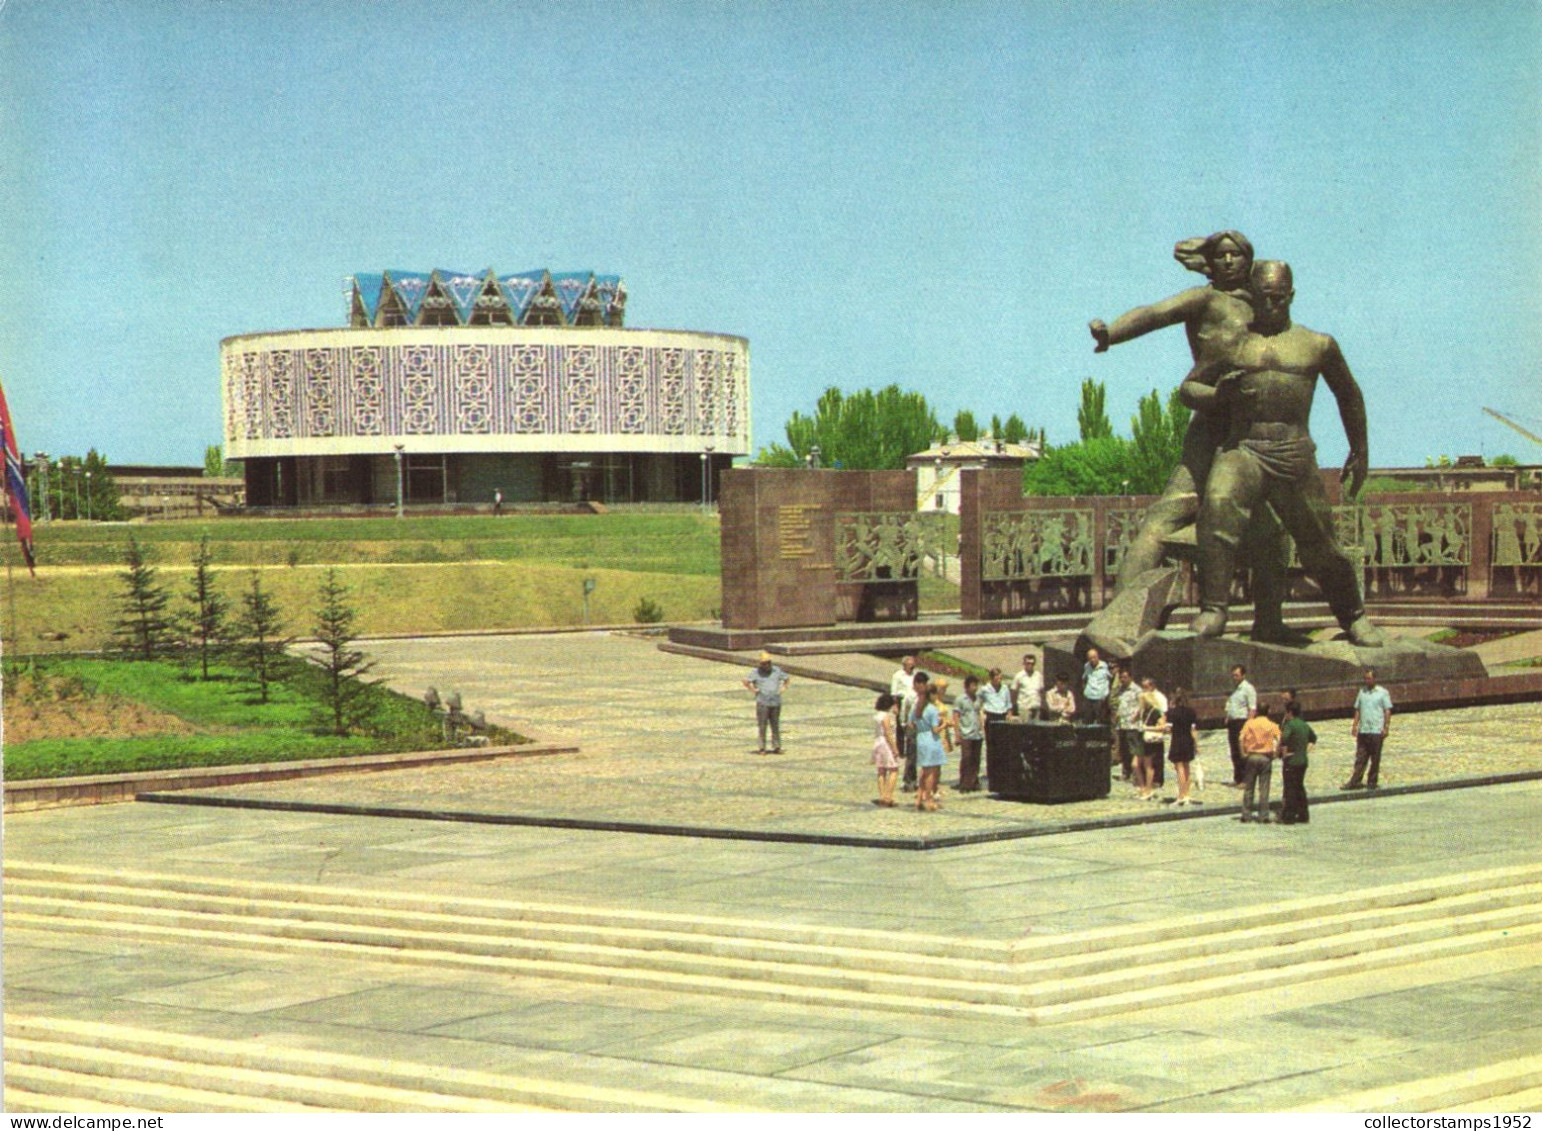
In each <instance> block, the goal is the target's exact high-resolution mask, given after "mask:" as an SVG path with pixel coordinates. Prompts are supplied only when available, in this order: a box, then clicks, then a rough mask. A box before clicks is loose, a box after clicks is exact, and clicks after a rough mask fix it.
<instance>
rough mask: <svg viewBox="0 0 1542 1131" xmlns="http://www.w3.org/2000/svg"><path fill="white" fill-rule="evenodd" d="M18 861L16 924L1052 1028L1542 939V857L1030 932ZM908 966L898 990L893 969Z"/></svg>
mask: <svg viewBox="0 0 1542 1131" xmlns="http://www.w3.org/2000/svg"><path fill="white" fill-rule="evenodd" d="M124 879H125V877H124V876H122V874H119V873H111V872H106V871H97V870H73V869H67V868H59V867H55V866H42V865H33V864H26V863H17V864H14V865H12V866H10V867H8V869H7V876H6V890H5V914H6V921H7V922H8V923H9V924H11V925H12V926H13V927H30V928H35V929H40V930H48V931H52V932H76V933H84V934H107V935H111V936H113V937H115V938H122V939H126V940H138V941H142V942H147V943H179V942H180V943H193V944H196V945H202V946H225V947H238V948H247V949H256V950H268V951H273V950H281V951H292V952H307V953H317V952H322V953H331V954H336V955H338V956H352V957H357V958H368V959H376V960H385V961H393V962H402V963H409V964H416V965H426V966H433V967H442V968H451V969H466V970H479V971H483V972H489V973H504V974H509V975H515V976H520V975H524V976H539V977H547V978H559V979H569V980H576V981H585V982H598V983H602V984H610V985H617V986H629V987H639V988H651V989H660V990H668V991H684V992H699V993H711V994H724V995H730V996H737V997H748V998H755V999H759V1000H780V1001H795V1002H806V1003H811V1004H820V1005H826V1006H838V1007H853V1008H865V1009H887V1010H897V1011H921V1012H925V1013H931V1014H938V1015H945V1016H962V1015H982V1014H983V1015H996V1016H1011V1017H1017V1018H1021V1019H1024V1020H1028V1021H1030V1022H1032V1023H1053V1022H1058V1021H1066V1020H1073V1019H1084V1018H1088V1017H1098V1016H1106V1015H1108V1014H1112V1013H1121V1012H1127V1011H1130V1010H1136V1009H1144V1008H1151V1007H1154V1006H1159V1005H1164V1004H1172V1003H1177V1002H1188V1001H1195V1000H1201V999H1205V998H1215V997H1224V996H1228V995H1230V994H1236V993H1243V992H1249V991H1253V990H1258V989H1264V988H1268V987H1270V986H1273V985H1279V984H1284V983H1286V982H1289V981H1291V980H1294V979H1296V978H1299V977H1302V976H1306V975H1307V974H1308V972H1309V973H1310V976H1313V977H1328V976H1333V975H1335V974H1342V973H1350V972H1359V971H1363V970H1369V969H1376V968H1383V967H1386V966H1391V965H1399V964H1404V963H1410V962H1419V961H1426V960H1428V959H1430V958H1438V957H1448V956H1451V955H1456V954H1464V953H1472V952H1475V951H1481V950H1486V949H1494V948H1500V947H1510V946H1520V945H1536V944H1537V943H1538V942H1539V941H1542V898H1539V897H1542V865H1538V866H1530V867H1520V868H1505V869H1493V870H1490V871H1486V872H1475V873H1466V874H1463V875H1459V876H1448V877H1441V878H1438V879H1435V880H1432V881H1428V882H1424V883H1414V884H1402V885H1388V886H1385V887H1381V888H1372V889H1367V890H1365V891H1362V892H1356V893H1352V894H1348V895H1342V896H1331V897H1319V898H1312V899H1301V900H1293V901H1283V902H1280V903H1276V904H1270V905H1263V906H1258V907H1250V908H1240V909H1234V910H1228V911H1223V912H1213V913H1206V914H1201V915H1193V916H1184V917H1179V918H1174V919H1166V920H1161V921H1158V922H1153V923H1139V924H1130V925H1124V926H1119V927H1111V928H1105V929H1102V930H1094V931H1086V932H1077V933H1076V934H1075V935H1062V936H1043V937H1035V938H1031V939H1025V940H1019V941H1017V942H1015V943H1004V942H990V941H988V940H986V941H980V940H966V939H948V938H946V937H939V936H918V937H917V938H916V940H915V945H912V937H911V936H909V935H901V934H896V933H885V932H874V931H852V930H841V929H837V928H818V927H815V928H801V927H797V926H789V925H787V924H766V923H756V922H754V921H750V920H729V919H693V918H690V917H684V916H671V915H665V914H657V913H650V912H637V911H616V912H607V911H603V910H595V909H586V908H565V907H561V906H557V905H547V904H525V903H517V902H512V901H509V902H506V901H497V900H453V899H434V898H432V897H422V896H393V895H391V894H389V893H378V892H368V891H354V890H350V889H341V888H310V887H305V886H299V885H275V884H258V883H228V884H225V883H210V882H208V881H203V880H199V879H196V878H192V877H168V876H151V875H139V876H135V877H132V878H130V882H128V883H124V882H122V881H123V880H124ZM901 956H903V963H904V966H905V968H906V970H907V972H908V973H910V974H912V975H914V977H911V978H907V980H906V982H905V986H904V991H903V992H902V993H901V992H896V984H895V980H894V974H893V971H894V969H895V964H896V961H898V960H900V959H901Z"/></svg>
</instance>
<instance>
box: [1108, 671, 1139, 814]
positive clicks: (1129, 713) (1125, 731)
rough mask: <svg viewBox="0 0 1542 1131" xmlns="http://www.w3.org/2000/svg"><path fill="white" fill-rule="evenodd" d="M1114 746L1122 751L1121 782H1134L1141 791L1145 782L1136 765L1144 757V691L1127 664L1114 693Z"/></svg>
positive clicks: (1120, 759) (1120, 755)
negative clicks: (1142, 781) (1141, 721)
mask: <svg viewBox="0 0 1542 1131" xmlns="http://www.w3.org/2000/svg"><path fill="white" fill-rule="evenodd" d="M1114 727H1115V730H1114V744H1115V746H1117V747H1118V750H1119V780H1120V781H1127V782H1133V783H1134V784H1135V788H1136V789H1137V790H1139V789H1140V788H1141V783H1140V782H1139V781H1137V780H1136V778H1135V772H1136V763H1137V759H1139V758H1140V754H1141V745H1142V742H1143V740H1142V738H1141V734H1140V732H1141V725H1140V688H1139V687H1137V686H1136V685H1135V681H1134V680H1133V679H1131V678H1130V666H1129V665H1128V664H1124V665H1122V666H1121V667H1120V668H1119V684H1118V687H1117V688H1116V690H1115V691H1114Z"/></svg>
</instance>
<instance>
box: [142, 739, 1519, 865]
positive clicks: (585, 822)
mask: <svg viewBox="0 0 1542 1131" xmlns="http://www.w3.org/2000/svg"><path fill="white" fill-rule="evenodd" d="M553 752H554V753H555V751H553ZM1526 781H1542V770H1527V771H1522V772H1518V773H1511V774H1488V775H1484V776H1482V777H1476V778H1457V779H1453V780H1451V781H1435V782H1417V783H1413V784H1410V785H1402V786H1383V787H1382V788H1380V789H1377V790H1375V791H1374V792H1368V791H1365V790H1357V791H1354V792H1352V793H1347V794H1346V793H1342V792H1339V791H1335V792H1333V793H1326V794H1322V795H1318V796H1314V797H1312V798H1311V804H1312V805H1334V804H1340V803H1343V802H1350V801H1369V800H1372V799H1374V798H1383V797H1399V796H1403V795H1406V794H1414V793H1435V792H1441V791H1444V790H1449V789H1474V788H1478V787H1482V786H1491V785H1508V784H1510V783H1513V782H1526ZM135 800H136V801H144V802H150V803H153V804H160V805H206V806H209V807H211V808H222V809H262V810H269V811H274V812H281V813H330V814H334V815H338V816H355V817H395V818H400V819H405V820H417V821H451V822H457V823H462V824H478V825H519V826H524V827H530V828H547V829H581V830H584V831H587V832H610V833H638V834H642V835H647V836H683V837H695V838H700V839H704V840H750V841H765V842H770V843H775V844H818V845H832V846H837V847H844V848H885V849H899V850H904V851H912V852H927V851H930V850H932V849H937V848H961V847H964V846H966V845H975V844H992V843H995V842H997V841H1004V840H1023V839H1026V838H1028V837H1039V836H1058V835H1059V834H1061V833H1077V832H1089V831H1093V830H1098V829H1117V828H1127V827H1129V826H1132V825H1154V824H1160V823H1163V822H1167V821H1193V820H1203V819H1205V818H1215V817H1235V816H1237V815H1238V814H1240V813H1241V811H1242V807H1241V805H1240V804H1228V803H1219V804H1215V805H1213V806H1212V805H1208V804H1207V805H1205V806H1204V811H1203V812H1195V811H1193V810H1192V809H1189V810H1188V811H1185V812H1181V813H1179V812H1173V811H1172V810H1171V807H1168V806H1164V807H1163V808H1162V810H1160V811H1156V812H1151V811H1149V810H1148V811H1145V812H1141V813H1135V814H1131V815H1130V816H1115V817H1092V818H1088V819H1086V820H1080V821H1078V820H1068V821H1064V822H1060V823H1056V824H1045V825H1036V826H1030V827H1019V828H1013V829H996V830H992V831H990V832H978V833H955V834H953V835H949V836H937V837H924V836H923V837H884V836H857V835H851V834H843V833H800V832H792V831H787V832H783V831H779V830H776V829H736V828H728V827H717V826H708V825H670V824H653V823H650V822H644V821H622V820H617V821H606V820H599V819H597V818H585V817H539V816H530V815H526V814H520V813H478V812H474V811H471V810H455V809H415V808H406V807H401V806H388V805H368V804H358V805H349V804H341V803H332V802H313V801H266V800H260V799H255V798H242V797H215V796H212V795H208V794H176V793H164V794H162V793H145V794H140V795H139V796H138V797H136V798H135ZM1271 809H1273V810H1278V809H1279V803H1278V802H1275V803H1274V804H1273V805H1271ZM864 811H865V807H864Z"/></svg>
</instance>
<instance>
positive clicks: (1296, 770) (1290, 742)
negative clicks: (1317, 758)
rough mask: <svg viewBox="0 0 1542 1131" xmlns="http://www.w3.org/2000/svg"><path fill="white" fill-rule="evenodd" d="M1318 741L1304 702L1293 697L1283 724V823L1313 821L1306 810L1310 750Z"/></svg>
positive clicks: (1281, 737)
mask: <svg viewBox="0 0 1542 1131" xmlns="http://www.w3.org/2000/svg"><path fill="white" fill-rule="evenodd" d="M1316 743H1317V732H1316V731H1314V730H1313V729H1312V728H1311V727H1310V726H1308V725H1307V721H1306V720H1305V719H1303V718H1302V717H1301V704H1300V703H1299V702H1298V701H1297V700H1296V699H1295V698H1294V697H1292V698H1291V699H1290V701H1289V702H1287V703H1286V704H1285V725H1284V726H1282V727H1280V757H1281V762H1280V776H1281V778H1283V779H1284V783H1285V798H1284V800H1283V801H1281V802H1280V824H1282V825H1304V824H1307V823H1308V822H1310V821H1311V819H1312V818H1311V816H1310V815H1309V814H1308V812H1307V801H1306V767H1307V754H1308V753H1309V752H1310V751H1311V749H1312V747H1313V746H1314V745H1316Z"/></svg>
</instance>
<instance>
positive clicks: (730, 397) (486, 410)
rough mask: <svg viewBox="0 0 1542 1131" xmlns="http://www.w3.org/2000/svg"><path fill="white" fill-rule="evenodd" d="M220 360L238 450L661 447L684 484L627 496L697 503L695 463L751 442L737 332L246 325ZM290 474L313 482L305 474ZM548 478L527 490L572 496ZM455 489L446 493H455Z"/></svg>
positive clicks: (596, 457) (524, 451)
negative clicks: (542, 486)
mask: <svg viewBox="0 0 1542 1131" xmlns="http://www.w3.org/2000/svg"><path fill="white" fill-rule="evenodd" d="M221 369H222V375H223V385H224V414H225V429H224V431H225V451H226V453H227V458H231V459H240V460H247V461H252V460H257V461H262V460H265V459H301V460H315V459H322V458H328V457H330V458H337V457H345V456H350V457H375V458H389V457H392V456H393V455H394V453H395V451H396V448H397V445H400V446H401V447H402V449H403V450H404V451H405V452H407V453H409V454H411V455H413V456H415V457H426V456H431V455H433V456H444V457H447V458H449V457H464V458H469V457H471V456H477V455H483V456H487V455H494V454H497V455H504V456H530V457H533V456H539V455H542V454H547V455H563V454H566V455H568V456H575V457H576V456H578V455H582V456H583V457H584V458H585V460H586V461H587V462H589V463H596V462H597V463H599V464H604V465H605V466H612V464H614V466H617V467H619V466H621V464H615V463H614V461H613V460H612V459H611V457H619V456H622V455H631V456H634V457H640V456H644V455H649V454H651V455H653V456H657V457H659V458H660V459H666V458H667V459H668V460H670V461H673V463H674V464H678V466H672V467H671V468H670V469H668V471H667V475H666V476H665V478H667V479H668V480H669V481H670V482H672V483H678V484H679V485H680V486H679V487H678V489H677V488H668V489H664V488H657V489H648V490H641V489H638V488H636V487H635V486H634V487H633V488H632V489H630V491H629V492H628V493H627V494H626V495H625V497H626V498H641V497H648V498H670V497H696V496H695V495H692V494H691V493H690V491H689V490H688V488H689V485H690V484H691V483H693V482H695V481H696V480H695V478H693V476H694V474H695V473H696V471H697V464H696V463H693V462H691V461H692V460H698V459H700V460H703V461H704V462H705V461H706V460H710V461H711V465H712V468H713V469H714V470H716V469H717V468H719V467H721V466H724V465H726V463H727V462H728V461H730V460H731V459H732V457H734V456H736V455H744V454H747V453H748V452H749V450H750V418H749V348H748V343H747V342H746V341H745V340H744V339H742V338H737V337H732V336H729V335H722V334H706V333H693V332H688V331H654V330H625V329H616V328H611V327H593V328H589V327H571V328H569V327H532V326H474V327H436V328H432V329H418V328H400V329H373V328H364V329H349V330H318V331H296V332H288V333H271V334H250V335H242V336H239V337H234V338H227V339H226V340H225V341H224V342H223V343H221ZM607 461H611V462H610V463H607ZM656 462H657V461H655V463H656ZM635 463H636V460H635V459H633V460H632V461H631V462H630V463H628V464H627V465H626V467H627V470H626V475H627V476H629V477H633V478H635V476H634V468H633V467H632V465H633V464H635ZM259 466H261V465H260V464H259ZM657 471H658V468H657V467H654V468H652V469H651V472H657ZM291 474H292V477H294V478H298V479H301V480H302V481H303V482H309V480H308V479H305V476H306V474H307V473H306V471H305V469H304V468H297V469H296V470H295V471H294V472H292V473H291ZM364 474H368V473H364ZM374 474H375V477H376V478H377V479H378V477H379V472H378V471H377V472H376V473H374ZM467 474H469V475H472V477H473V478H475V474H476V472H475V469H474V468H473V469H471V471H470V472H468V473H467ZM488 474H493V473H491V472H489V473H488ZM532 474H534V473H532ZM483 478H484V479H485V478H486V477H485V476H484V477H483ZM653 478H654V479H658V475H657V474H654V475H653ZM546 479H547V481H548V489H546V490H544V491H538V490H535V489H532V491H534V494H533V495H532V494H531V493H530V492H526V493H525V497H536V496H537V495H541V496H552V497H567V495H568V492H567V489H566V487H565V486H563V487H562V488H561V490H557V489H556V488H553V487H551V485H550V481H551V480H552V473H551V472H550V471H549V470H548V472H547V474H546ZM447 482H448V481H447ZM489 482H490V480H489ZM500 489H501V490H505V492H506V491H507V489H506V488H500ZM490 490H491V488H487V489H485V490H483V489H478V490H477V491H472V492H471V494H472V495H477V496H479V495H481V494H487V493H488V492H489V491H490ZM258 494H259V496H262V492H261V490H259V492H258ZM302 494H303V492H302ZM376 494H379V492H378V491H377V492H376ZM454 494H455V491H454V490H453V489H452V488H449V487H446V488H445V491H444V496H445V501H451V496H452V495H454ZM584 497H590V496H589V494H588V493H587V491H586V493H585V496H584ZM594 497H601V496H600V495H599V494H596V495H595V496H594ZM604 497H606V498H617V497H620V496H613V495H610V494H608V493H607V494H605V495H604ZM292 501H295V502H305V501H306V499H304V498H297V499H295V500H292ZM356 501H362V502H370V501H374V502H377V503H378V502H380V501H382V500H380V499H378V498H376V499H373V500H371V499H367V498H366V499H359V500H356ZM461 501H475V500H471V499H467V498H463V499H462V500H461Z"/></svg>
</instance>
